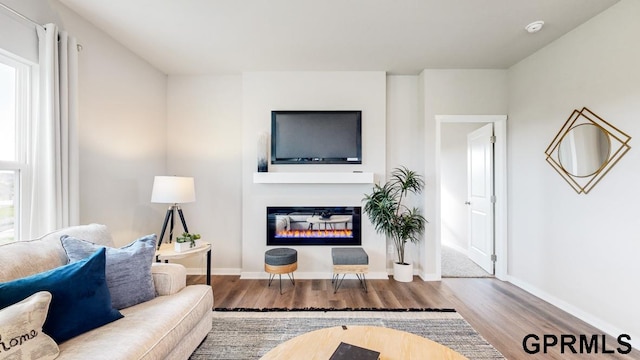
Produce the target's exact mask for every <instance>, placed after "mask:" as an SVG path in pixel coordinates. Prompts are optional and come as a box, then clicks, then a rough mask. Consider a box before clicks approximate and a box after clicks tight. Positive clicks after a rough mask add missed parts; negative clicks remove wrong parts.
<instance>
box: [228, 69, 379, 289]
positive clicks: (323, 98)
mask: <svg viewBox="0 0 640 360" xmlns="http://www.w3.org/2000/svg"><path fill="white" fill-rule="evenodd" d="M242 91H243V99H242V110H243V113H242V118H243V127H242V142H243V165H242V178H241V181H242V188H243V190H242V220H243V233H242V244H243V245H242V276H243V277H263V276H265V273H264V252H265V250H266V249H267V246H266V234H265V229H266V207H267V206H291V205H301V206H330V205H335V206H361V200H362V198H363V195H364V193H366V192H368V191H370V189H371V185H362V184H346V185H342V184H337V185H336V184H321V185H311V184H296V185H290V184H286V185H282V184H254V183H253V180H252V179H253V173H254V172H255V171H256V169H257V161H256V157H257V155H256V154H257V142H258V138H259V135H260V134H261V133H264V132H270V124H271V110H300V109H301V110H362V156H363V161H362V165H270V167H269V171H275V172H314V171H315V172H325V171H335V172H351V171H354V170H360V171H365V172H373V173H374V174H375V176H376V177H377V178H380V177H381V176H384V173H385V156H386V151H385V149H386V147H385V116H386V107H385V104H386V101H385V99H386V77H385V73H384V72H257V73H245V74H244V75H243V85H242ZM362 246H363V248H364V249H365V250H366V251H367V253H368V255H369V270H370V277H376V276H378V277H380V276H383V275H385V276H386V254H385V240H384V238H383V237H381V236H380V235H377V234H376V233H375V231H374V229H373V227H372V226H371V224H370V223H369V221H368V220H367V219H366V216H363V222H362ZM294 248H296V249H297V250H298V271H297V272H296V277H300V278H304V277H307V278H329V277H330V275H331V247H328V246H299V247H294Z"/></svg>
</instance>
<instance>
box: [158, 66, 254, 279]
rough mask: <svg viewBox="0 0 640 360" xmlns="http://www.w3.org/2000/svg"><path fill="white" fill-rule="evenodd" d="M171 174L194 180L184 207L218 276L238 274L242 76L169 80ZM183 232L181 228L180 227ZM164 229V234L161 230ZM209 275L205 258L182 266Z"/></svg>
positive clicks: (187, 217)
mask: <svg viewBox="0 0 640 360" xmlns="http://www.w3.org/2000/svg"><path fill="white" fill-rule="evenodd" d="M167 110H168V116H167V122H168V124H167V130H168V141H167V159H168V160H167V174H169V175H181V176H193V177H194V181H195V186H196V202H194V203H190V204H184V205H182V209H183V212H184V216H185V221H186V223H187V226H188V227H189V231H190V232H195V233H199V234H200V235H201V236H202V238H203V240H206V241H208V242H210V243H211V244H212V245H213V251H212V268H213V269H214V271H213V272H214V273H216V274H238V273H239V272H240V267H241V264H242V263H241V260H242V259H241V250H242V182H241V181H240V180H241V179H242V132H241V131H242V77H241V76H239V75H235V76H173V75H172V76H169V83H168V91H167ZM178 229H179V231H182V225H179V226H178ZM158 230H159V229H158ZM181 263H183V264H184V265H185V266H187V267H188V268H189V270H190V272H192V273H193V272H196V273H204V272H205V267H206V263H204V264H203V259H202V258H201V259H194V258H189V259H185V260H184V261H181Z"/></svg>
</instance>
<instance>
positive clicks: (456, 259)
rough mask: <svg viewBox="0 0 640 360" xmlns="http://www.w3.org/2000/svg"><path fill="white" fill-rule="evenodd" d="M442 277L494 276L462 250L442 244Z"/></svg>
mask: <svg viewBox="0 0 640 360" xmlns="http://www.w3.org/2000/svg"><path fill="white" fill-rule="evenodd" d="M441 256H442V277H454V278H458V277H462V278H483V277H493V275H491V274H489V273H488V272H486V271H484V269H483V268H481V267H480V266H478V265H477V264H476V263H474V262H473V261H472V260H471V259H469V257H467V256H466V255H465V254H463V253H461V252H460V251H458V250H456V249H454V248H452V247H449V246H446V245H444V244H443V245H442V249H441Z"/></svg>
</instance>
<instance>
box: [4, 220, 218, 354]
mask: <svg viewBox="0 0 640 360" xmlns="http://www.w3.org/2000/svg"><path fill="white" fill-rule="evenodd" d="M62 235H70V236H73V237H76V238H80V239H84V240H88V241H91V242H93V243H96V244H101V245H105V246H111V247H113V246H114V244H113V239H112V237H111V234H110V232H109V230H108V229H107V227H106V226H104V225H98V224H91V225H83V226H76V227H70V228H66V229H62V230H58V231H55V232H53V233H50V234H47V235H45V236H43V237H41V238H39V239H35V240H30V241H19V242H15V243H10V244H6V245H2V246H0V264H1V266H0V282H6V281H9V280H13V279H17V278H21V277H25V276H29V275H32V274H36V273H39V272H43V271H46V270H49V269H53V268H55V267H58V266H62V265H65V264H66V263H67V256H66V253H65V251H64V249H63V248H62V245H61V243H60V237H61V236H62ZM132 240H134V239H132ZM152 274H153V280H154V285H155V289H156V293H157V296H156V297H155V298H154V299H152V300H150V301H147V302H144V303H141V304H138V305H135V306H131V307H129V308H125V309H122V310H120V312H121V313H122V315H124V317H123V318H122V319H119V320H116V321H114V322H112V323H109V324H107V325H104V326H102V327H99V328H97V329H94V330H91V331H89V332H86V333H84V334H81V335H79V336H76V337H74V338H72V339H70V340H67V341H65V342H63V343H61V344H58V346H59V348H60V355H59V356H58V358H57V359H61V360H65V359H83V360H85V359H109V360H114V359H123V360H133V359H187V358H188V357H189V355H191V353H193V351H194V350H195V349H196V347H197V346H198V345H199V344H200V343H201V342H202V340H203V339H204V338H205V337H206V336H207V334H208V333H209V331H210V330H211V324H212V316H213V313H212V308H213V292H212V290H211V287H210V286H208V285H189V286H186V270H185V268H184V267H183V266H182V265H178V264H165V263H154V264H153V266H152ZM87 315H88V316H90V314H87Z"/></svg>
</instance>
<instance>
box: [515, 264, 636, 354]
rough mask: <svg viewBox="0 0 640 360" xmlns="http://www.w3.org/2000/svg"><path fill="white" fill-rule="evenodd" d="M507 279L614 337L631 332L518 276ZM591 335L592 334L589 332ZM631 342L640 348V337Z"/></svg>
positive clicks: (633, 345)
mask: <svg viewBox="0 0 640 360" xmlns="http://www.w3.org/2000/svg"><path fill="white" fill-rule="evenodd" d="M506 278H507V281H508V282H510V283H512V284H513V285H515V286H517V287H519V288H521V289H522V290H524V291H526V292H528V293H530V294H531V295H534V296H536V297H538V298H540V299H542V300H544V301H546V302H548V303H549V304H551V305H553V306H555V307H558V308H559V309H561V310H563V311H566V312H568V313H569V314H571V315H573V316H575V317H577V318H578V319H580V320H582V321H584V322H586V323H588V324H589V325H591V326H594V327H596V328H598V329H599V330H601V331H603V332H604V333H607V334H609V335H611V336H613V337H617V336H618V335H620V334H629V333H628V332H625V331H624V330H622V329H620V328H619V327H617V326H615V325H612V324H610V323H609V322H607V321H605V320H602V319H601V318H599V317H597V316H595V315H593V314H590V313H588V312H585V311H583V310H580V309H578V308H577V307H575V306H573V305H571V304H569V303H567V302H566V301H564V300H561V299H558V298H557V297H555V296H553V295H551V294H549V293H547V292H546V291H543V290H541V289H540V288H538V287H536V286H533V285H531V284H529V283H527V282H526V281H522V280H520V279H518V278H515V277H513V276H510V275H509V276H507V277H506ZM589 335H590V334H589ZM629 342H630V343H631V346H632V347H633V348H634V349H640V340H639V339H637V338H636V339H634V338H632V339H631V341H629Z"/></svg>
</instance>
